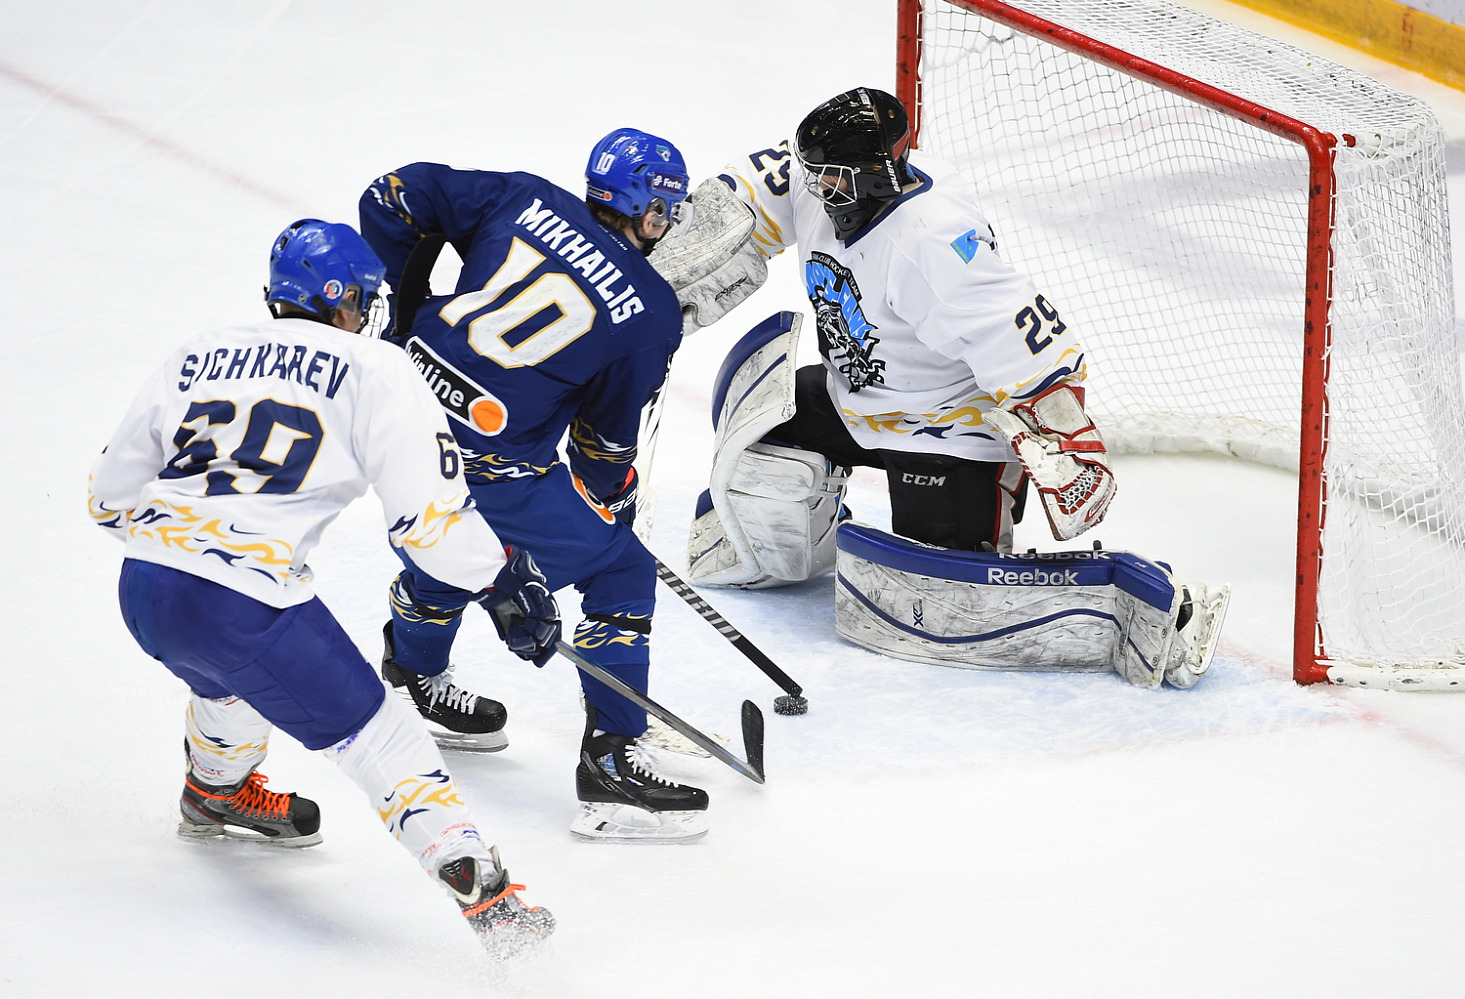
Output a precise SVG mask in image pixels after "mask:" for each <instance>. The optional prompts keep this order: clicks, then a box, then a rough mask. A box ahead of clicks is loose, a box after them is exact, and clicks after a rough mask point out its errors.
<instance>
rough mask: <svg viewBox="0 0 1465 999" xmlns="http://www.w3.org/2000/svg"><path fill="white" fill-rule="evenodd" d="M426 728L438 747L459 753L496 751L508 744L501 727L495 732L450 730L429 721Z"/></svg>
mask: <svg viewBox="0 0 1465 999" xmlns="http://www.w3.org/2000/svg"><path fill="white" fill-rule="evenodd" d="M427 730H428V732H429V733H430V734H431V735H432V741H433V742H435V743H437V746H438V748H439V749H453V750H457V751H458V752H460V753H497V752H498V751H499V750H501V749H504V748H506V747H507V746H508V745H509V737H508V736H507V735H505V734H504V730H503V729H499V730H498V731H497V732H450V731H448V730H447V729H445V728H440V727H438V726H437V725H434V724H432V723H431V722H429V723H428V726H427Z"/></svg>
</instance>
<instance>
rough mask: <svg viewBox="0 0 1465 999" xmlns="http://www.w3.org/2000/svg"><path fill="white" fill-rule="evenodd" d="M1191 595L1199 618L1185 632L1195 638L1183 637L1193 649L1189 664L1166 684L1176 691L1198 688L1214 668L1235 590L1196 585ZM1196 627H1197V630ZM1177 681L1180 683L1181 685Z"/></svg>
mask: <svg viewBox="0 0 1465 999" xmlns="http://www.w3.org/2000/svg"><path fill="white" fill-rule="evenodd" d="M1190 593H1191V600H1192V601H1193V602H1195V603H1196V604H1197V606H1196V608H1195V618H1194V619H1192V621H1191V623H1190V624H1187V625H1186V628H1185V631H1187V632H1191V634H1190V635H1183V636H1182V637H1184V638H1185V639H1186V644H1187V645H1188V646H1189V648H1187V649H1186V656H1185V661H1184V662H1183V663H1181V665H1180V666H1179V667H1177V668H1176V669H1174V670H1172V671H1171V672H1169V673H1166V674H1165V680H1166V682H1168V683H1169V684H1170V685H1171V686H1174V687H1192V686H1194V685H1195V683H1196V681H1198V680H1199V679H1200V678H1201V677H1203V676H1205V674H1206V671H1207V670H1209V669H1210V668H1211V659H1212V658H1213V657H1214V656H1215V654H1216V646H1217V645H1218V644H1219V643H1220V641H1221V625H1222V624H1224V623H1225V621H1226V609H1227V608H1228V607H1229V606H1231V587H1230V585H1228V584H1226V583H1222V584H1221V585H1219V586H1199V585H1192V586H1191V587H1190ZM1197 620H1198V621H1199V623H1198V624H1197V623H1196V621H1197ZM1192 625H1195V627H1194V629H1192V627H1191V626H1192ZM1172 674H1173V675H1172ZM1176 680H1179V681H1180V682H1179V683H1177V682H1176Z"/></svg>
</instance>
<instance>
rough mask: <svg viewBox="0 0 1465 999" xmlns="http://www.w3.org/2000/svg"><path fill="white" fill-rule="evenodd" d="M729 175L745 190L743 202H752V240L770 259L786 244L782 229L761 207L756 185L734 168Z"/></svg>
mask: <svg viewBox="0 0 1465 999" xmlns="http://www.w3.org/2000/svg"><path fill="white" fill-rule="evenodd" d="M731 176H732V177H733V179H734V180H736V181H737V182H738V185H739V186H741V187H742V188H743V189H744V190H745V191H746V192H747V195H748V196H747V199H746V201H745V202H744V203H745V204H746V203H747V202H752V207H753V211H754V212H755V213H756V214H757V224H756V225H755V227H754V229H753V242H755V243H757V244H758V250H759V252H761V253H762V254H763V256H764V257H767V258H768V259H770V260H771V259H772V258H774V257H776V256H778V255H779V254H780V253H782V252H783V251H784V248H785V247H787V246H788V243H787V241H786V240H785V239H784V238H783V229H781V228H780V227H779V225H778V223H777V222H775V221H773V218H772V217H771V216H770V215H769V214H768V212H767V211H766V210H765V209H764V208H763V202H762V200H761V199H760V198H759V196H758V188H757V186H756V185H754V184H753V183H752V182H751V181H749V180H748V179H747V178H746V177H744V176H743V175H742V174H741V173H738V172H737V171H736V170H734V171H731Z"/></svg>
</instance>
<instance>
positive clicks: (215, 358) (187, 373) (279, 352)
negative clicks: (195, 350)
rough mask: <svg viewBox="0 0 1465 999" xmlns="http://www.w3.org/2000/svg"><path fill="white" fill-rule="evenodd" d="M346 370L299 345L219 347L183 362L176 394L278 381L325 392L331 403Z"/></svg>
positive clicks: (319, 352)
mask: <svg viewBox="0 0 1465 999" xmlns="http://www.w3.org/2000/svg"><path fill="white" fill-rule="evenodd" d="M307 355H309V356H310V360H309V361H308V362H307V361H306V357H307ZM349 370H351V365H350V364H348V363H346V362H345V361H343V360H342V359H341V358H339V357H337V356H336V355H335V354H332V353H330V352H329V351H325V350H317V351H316V352H315V353H314V354H311V353H310V348H308V347H304V346H302V345H300V344H298V343H295V344H291V343H262V344H260V345H259V346H257V347H241V348H237V349H234V348H229V347H218V348H216V349H214V350H210V351H205V352H204V353H202V354H189V355H188V356H187V357H185V358H184V359H183V365H182V366H181V367H180V368H179V369H178V391H180V392H187V391H188V390H189V389H190V388H192V387H193V386H194V385H196V384H197V383H199V382H215V381H221V380H222V381H235V380H238V379H244V378H280V379H283V380H286V381H293V382H295V383H296V384H297V385H304V386H306V387H307V388H311V389H314V390H315V391H317V392H324V393H325V397H326V398H327V399H334V398H335V397H336V392H337V391H339V390H340V388H341V383H342V382H343V381H345V379H346V372H347V371H349Z"/></svg>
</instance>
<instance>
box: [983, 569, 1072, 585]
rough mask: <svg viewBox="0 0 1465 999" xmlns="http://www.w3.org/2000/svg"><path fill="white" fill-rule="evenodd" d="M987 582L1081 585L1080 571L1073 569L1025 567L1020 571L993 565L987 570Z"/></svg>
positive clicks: (998, 583) (999, 583)
mask: <svg viewBox="0 0 1465 999" xmlns="http://www.w3.org/2000/svg"><path fill="white" fill-rule="evenodd" d="M987 582H988V583H994V584H996V585H998V586H1077V585H1079V584H1078V573H1077V572H1076V571H1074V570H1073V569H1054V570H1053V571H1052V572H1048V571H1046V570H1043V569H1025V570H1023V571H1021V572H1019V571H1017V570H1015V569H998V568H996V567H993V568H990V569H988V570H987Z"/></svg>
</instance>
